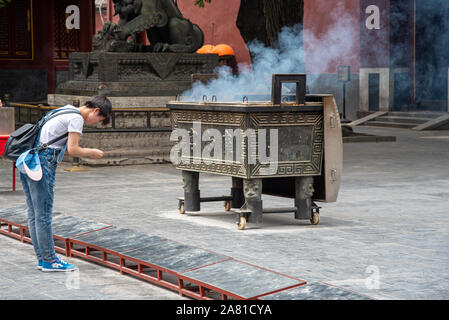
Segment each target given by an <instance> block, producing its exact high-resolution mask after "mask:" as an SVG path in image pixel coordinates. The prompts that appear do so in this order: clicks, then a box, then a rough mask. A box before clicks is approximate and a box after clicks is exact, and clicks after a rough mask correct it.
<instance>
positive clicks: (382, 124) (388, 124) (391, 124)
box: [365, 121, 417, 129]
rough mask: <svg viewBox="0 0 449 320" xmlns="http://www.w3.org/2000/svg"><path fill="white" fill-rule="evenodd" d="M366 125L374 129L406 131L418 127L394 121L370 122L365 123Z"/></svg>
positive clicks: (413, 124)
mask: <svg viewBox="0 0 449 320" xmlns="http://www.w3.org/2000/svg"><path fill="white" fill-rule="evenodd" d="M365 125H366V126H374V127H390V128H404V129H411V128H413V127H416V126H417V124H416V123H403V122H392V121H368V122H366V123H365Z"/></svg>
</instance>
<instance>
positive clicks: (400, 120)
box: [371, 115, 431, 125]
mask: <svg viewBox="0 0 449 320" xmlns="http://www.w3.org/2000/svg"><path fill="white" fill-rule="evenodd" d="M429 120H431V118H415V117H405V116H390V115H386V116H382V117H378V118H376V119H373V120H371V121H381V122H398V123H410V124H416V125H418V124H422V123H425V122H427V121H429Z"/></svg>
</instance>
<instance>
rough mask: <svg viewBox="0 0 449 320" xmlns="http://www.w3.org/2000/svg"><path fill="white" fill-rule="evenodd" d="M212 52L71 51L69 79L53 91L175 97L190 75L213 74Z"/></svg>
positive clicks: (215, 60) (186, 85)
mask: <svg viewBox="0 0 449 320" xmlns="http://www.w3.org/2000/svg"><path fill="white" fill-rule="evenodd" d="M217 65H218V55H216V54H196V53H146V52H142V53H133V52H130V53H116V52H74V53H71V54H70V56H69V81H67V82H64V83H62V84H60V85H59V86H58V87H57V88H56V93H57V94H70V95H83V96H93V95H96V94H98V92H99V91H100V92H102V93H104V94H106V95H108V96H111V97H112V96H125V97H129V96H176V95H177V94H180V93H182V92H183V91H185V90H188V89H189V88H190V86H191V75H192V74H195V73H213V71H214V69H215V67H216V66H217Z"/></svg>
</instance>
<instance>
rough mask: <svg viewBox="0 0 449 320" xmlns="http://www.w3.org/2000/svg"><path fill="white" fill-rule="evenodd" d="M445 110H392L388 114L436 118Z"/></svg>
mask: <svg viewBox="0 0 449 320" xmlns="http://www.w3.org/2000/svg"><path fill="white" fill-rule="evenodd" d="M443 114H444V113H443V112H431V111H416V112H399V111H391V112H388V116H392V117H408V118H426V119H434V118H438V117H440V116H442V115H443Z"/></svg>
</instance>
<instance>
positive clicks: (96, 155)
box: [89, 149, 104, 159]
mask: <svg viewBox="0 0 449 320" xmlns="http://www.w3.org/2000/svg"><path fill="white" fill-rule="evenodd" d="M103 156H104V152H103V151H101V150H99V149H90V150H89V158H91V159H101V158H103Z"/></svg>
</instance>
